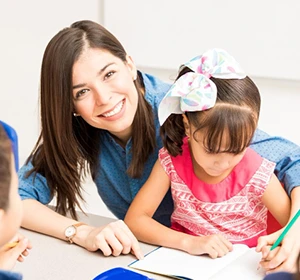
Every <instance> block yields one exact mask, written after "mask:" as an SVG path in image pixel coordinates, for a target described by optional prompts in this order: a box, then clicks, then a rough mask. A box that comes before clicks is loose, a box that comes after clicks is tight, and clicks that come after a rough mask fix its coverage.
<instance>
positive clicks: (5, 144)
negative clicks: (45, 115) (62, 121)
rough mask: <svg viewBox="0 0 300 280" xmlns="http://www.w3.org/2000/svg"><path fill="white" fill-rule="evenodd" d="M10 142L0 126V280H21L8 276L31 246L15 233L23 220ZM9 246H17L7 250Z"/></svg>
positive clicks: (16, 276)
mask: <svg viewBox="0 0 300 280" xmlns="http://www.w3.org/2000/svg"><path fill="white" fill-rule="evenodd" d="M11 146H12V145H11V143H10V140H9V139H8V137H7V135H6V133H5V131H4V128H3V126H2V125H1V124H0V279H3V280H4V279H12V280H13V279H22V276H21V275H19V274H18V273H13V272H10V271H9V270H11V269H12V268H13V267H14V265H15V263H16V261H17V260H18V261H23V260H24V256H27V255H28V253H29V252H28V250H27V249H30V248H31V244H30V242H29V241H28V239H26V238H24V237H23V236H21V235H20V234H17V231H18V229H19V227H20V224H21V219H22V204H21V200H20V196H19V194H18V178H17V174H16V170H15V165H14V158H13V154H12V148H11ZM8 242H18V244H17V245H16V246H9V245H8Z"/></svg>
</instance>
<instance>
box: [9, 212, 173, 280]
mask: <svg viewBox="0 0 300 280" xmlns="http://www.w3.org/2000/svg"><path fill="white" fill-rule="evenodd" d="M79 220H80V221H82V222H85V223H87V224H90V225H94V226H101V225H104V224H107V223H109V222H111V221H113V220H112V219H110V218H106V217H101V216H96V215H88V216H84V215H82V214H80V218H79ZM20 231H21V233H22V234H24V235H26V237H28V238H29V239H30V240H31V242H32V245H33V248H32V250H31V251H30V254H29V256H28V257H27V258H26V260H25V262H23V263H17V264H16V266H15V268H14V271H16V272H20V273H22V274H23V277H24V280H91V279H93V278H94V277H95V276H97V275H98V274H100V273H101V272H104V271H105V270H108V269H110V268H113V267H125V268H128V267H127V265H128V264H130V263H131V262H133V261H134V260H136V258H135V257H134V256H133V255H122V256H118V257H113V256H110V257H104V256H103V255H102V253H101V252H100V251H97V252H89V251H87V250H86V249H84V248H82V247H80V246H77V245H75V244H69V243H68V242H66V241H64V240H59V239H56V238H53V237H50V236H47V235H43V234H39V233H36V232H32V231H29V230H26V229H21V230H20ZM140 244H141V248H142V250H143V253H144V254H146V253H148V252H150V251H151V250H153V249H154V248H155V246H151V245H148V244H144V243H140ZM140 273H142V274H144V275H147V276H148V277H149V278H154V279H169V278H166V277H163V276H159V275H154V274H150V273H144V272H140Z"/></svg>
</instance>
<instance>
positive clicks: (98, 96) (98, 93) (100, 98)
mask: <svg viewBox="0 0 300 280" xmlns="http://www.w3.org/2000/svg"><path fill="white" fill-rule="evenodd" d="M94 98H95V102H96V104H97V106H101V105H106V104H108V102H109V100H110V99H111V94H110V93H109V91H105V90H103V89H101V90H100V89H99V88H97V89H96V90H95V92H94Z"/></svg>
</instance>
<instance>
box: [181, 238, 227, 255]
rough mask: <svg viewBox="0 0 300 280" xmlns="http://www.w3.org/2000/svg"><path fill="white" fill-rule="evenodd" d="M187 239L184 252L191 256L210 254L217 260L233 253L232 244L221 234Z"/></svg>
mask: <svg viewBox="0 0 300 280" xmlns="http://www.w3.org/2000/svg"><path fill="white" fill-rule="evenodd" d="M185 239H186V240H185V241H184V242H185V248H184V250H185V251H186V252H188V253H189V254H191V255H203V254H208V255H209V256H210V257H211V258H213V259H215V258H218V257H223V256H225V255H226V254H227V253H228V252H230V251H232V243H231V242H230V241H228V240H227V239H226V238H225V237H224V236H222V235H220V234H214V235H208V236H192V235H187V237H186V238H185Z"/></svg>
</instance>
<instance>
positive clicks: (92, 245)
mask: <svg viewBox="0 0 300 280" xmlns="http://www.w3.org/2000/svg"><path fill="white" fill-rule="evenodd" d="M23 210H24V215H23V221H22V227H25V228H27V229H31V230H34V231H37V232H40V233H43V234H47V235H50V236H53V237H56V238H59V239H63V240H66V237H65V234H64V232H65V229H66V228H67V227H68V226H70V225H73V224H76V223H78V221H75V220H73V219H70V218H67V217H65V216H62V215H60V214H58V213H56V212H55V211H53V210H51V209H50V208H48V207H47V206H45V205H43V204H41V203H40V202H38V201H36V200H34V199H25V200H23ZM72 240H73V242H74V243H76V244H78V245H80V246H82V247H84V248H86V249H87V250H89V251H97V250H98V249H100V250H101V251H102V252H103V254H104V255H105V256H109V255H114V256H118V255H120V254H128V253H130V251H132V252H133V253H134V254H135V255H136V257H137V258H139V259H141V258H142V257H143V254H142V252H141V249H140V246H139V243H138V241H137V239H136V238H135V237H134V235H133V234H132V232H131V231H130V230H129V229H128V227H127V226H126V225H125V223H124V222H123V221H121V220H119V221H116V222H112V223H109V224H108V225H105V226H102V227H97V228H96V227H92V226H89V225H81V226H80V227H78V228H77V233H76V235H75V236H74V238H73V239H72ZM66 242H68V241H67V240H66Z"/></svg>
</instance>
